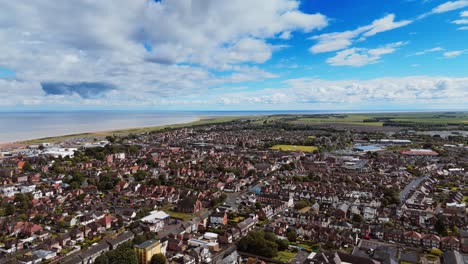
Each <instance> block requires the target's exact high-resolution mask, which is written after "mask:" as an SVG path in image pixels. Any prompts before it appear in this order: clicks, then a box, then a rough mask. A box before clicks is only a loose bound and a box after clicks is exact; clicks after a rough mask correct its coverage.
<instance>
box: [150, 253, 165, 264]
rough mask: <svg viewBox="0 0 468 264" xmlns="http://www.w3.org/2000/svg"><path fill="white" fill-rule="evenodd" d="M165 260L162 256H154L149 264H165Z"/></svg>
mask: <svg viewBox="0 0 468 264" xmlns="http://www.w3.org/2000/svg"><path fill="white" fill-rule="evenodd" d="M166 262H167V259H166V256H164V255H163V254H156V255H154V256H153V257H152V258H151V261H150V264H166Z"/></svg>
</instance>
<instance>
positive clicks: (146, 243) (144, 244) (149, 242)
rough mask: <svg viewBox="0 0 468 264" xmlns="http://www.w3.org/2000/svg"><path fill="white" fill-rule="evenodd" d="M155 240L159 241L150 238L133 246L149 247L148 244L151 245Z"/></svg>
mask: <svg viewBox="0 0 468 264" xmlns="http://www.w3.org/2000/svg"><path fill="white" fill-rule="evenodd" d="M157 242H159V240H155V239H151V240H147V241H145V242H143V243H141V244H140V245H137V246H135V247H137V248H147V247H149V246H151V245H153V244H154V243H157Z"/></svg>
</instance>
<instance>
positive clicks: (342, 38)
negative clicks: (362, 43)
mask: <svg viewBox="0 0 468 264" xmlns="http://www.w3.org/2000/svg"><path fill="white" fill-rule="evenodd" d="M411 22H412V21H411V20H401V21H395V14H388V15H386V16H385V17H383V18H380V19H377V20H374V21H373V22H372V23H371V24H370V25H367V26H362V27H358V28H356V29H354V30H349V31H344V32H333V33H325V34H321V35H317V36H313V37H311V38H310V39H313V40H316V41H317V43H316V44H315V45H313V46H312V47H310V49H309V51H310V52H312V53H323V52H330V51H337V50H342V49H345V48H347V47H349V46H351V45H352V44H353V43H354V42H355V41H357V40H364V39H365V38H366V37H370V36H374V35H376V34H378V33H381V32H385V31H389V30H392V29H396V28H400V27H404V26H406V25H408V24H410V23H411Z"/></svg>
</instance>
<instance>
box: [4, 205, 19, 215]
mask: <svg viewBox="0 0 468 264" xmlns="http://www.w3.org/2000/svg"><path fill="white" fill-rule="evenodd" d="M15 211H16V208H15V206H13V205H12V204H7V205H6V206H5V215H7V216H10V215H14V214H15Z"/></svg>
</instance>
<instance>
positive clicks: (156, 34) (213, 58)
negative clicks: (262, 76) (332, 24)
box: [142, 0, 328, 67]
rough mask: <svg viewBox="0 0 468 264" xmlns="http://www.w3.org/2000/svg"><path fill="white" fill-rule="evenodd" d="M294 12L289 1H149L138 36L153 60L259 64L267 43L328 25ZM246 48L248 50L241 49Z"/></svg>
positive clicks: (295, 5) (268, 48) (322, 18)
mask: <svg viewBox="0 0 468 264" xmlns="http://www.w3.org/2000/svg"><path fill="white" fill-rule="evenodd" d="M298 7H299V2H298V1H291V0H260V1H249V0H240V1H227V2H226V1H216V0H209V1H204V2H202V3H200V2H196V3H195V2H193V1H189V0H185V1H160V2H154V3H151V4H150V5H149V7H148V9H147V11H146V13H147V14H150V15H148V19H147V21H145V26H144V27H143V33H142V34H143V35H144V38H145V39H147V41H148V42H149V43H151V45H152V47H153V49H152V53H151V55H149V56H151V57H152V59H153V60H158V59H162V60H164V61H168V60H169V59H170V60H172V62H190V63H197V64H202V65H206V66H209V67H223V66H225V64H232V63H238V62H239V61H242V62H257V63H258V62H263V61H265V60H266V59H268V58H270V56H271V52H272V47H271V45H269V44H267V43H266V39H267V38H274V37H280V38H282V39H285V38H286V37H290V34H291V32H292V31H302V32H310V31H312V30H315V29H321V28H323V27H325V26H326V25H327V23H328V21H327V18H326V17H325V16H324V15H322V14H318V13H317V14H306V13H302V12H300V11H299V10H298ZM233 18H235V19H233ZM220 25H222V26H220ZM162 36H164V37H162ZM246 43H251V44H253V45H251V47H249V48H248V50H247V49H245V48H244V49H242V47H241V46H245V44H246ZM239 47H241V49H240V50H238V49H237V48H239ZM242 51H245V53H243V52H242Z"/></svg>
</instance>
